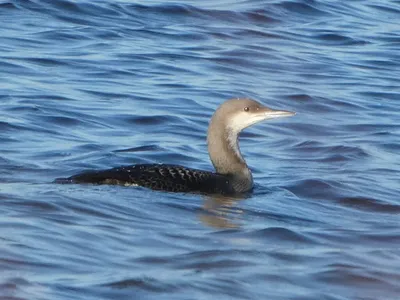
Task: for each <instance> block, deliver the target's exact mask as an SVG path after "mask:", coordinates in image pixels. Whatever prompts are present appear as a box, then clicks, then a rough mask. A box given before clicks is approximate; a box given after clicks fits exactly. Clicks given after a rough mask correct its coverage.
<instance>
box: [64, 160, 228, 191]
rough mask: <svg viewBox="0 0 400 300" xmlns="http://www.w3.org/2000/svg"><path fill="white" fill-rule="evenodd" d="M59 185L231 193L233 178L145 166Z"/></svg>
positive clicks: (93, 174)
mask: <svg viewBox="0 0 400 300" xmlns="http://www.w3.org/2000/svg"><path fill="white" fill-rule="evenodd" d="M57 182H58V183H92V184H118V185H126V186H129V185H138V186H142V187H147V188H150V189H153V190H163V191H168V192H184V193H185V192H198V193H217V194H225V193H228V194H229V193H230V192H231V193H232V192H233V190H232V189H230V176H228V175H221V174H216V173H212V172H207V171H202V170H196V169H190V168H185V167H182V166H177V165H163V164H142V165H133V166H124V167H118V168H113V169H109V170H101V171H89V172H85V173H81V174H78V175H74V176H71V177H69V178H60V179H57Z"/></svg>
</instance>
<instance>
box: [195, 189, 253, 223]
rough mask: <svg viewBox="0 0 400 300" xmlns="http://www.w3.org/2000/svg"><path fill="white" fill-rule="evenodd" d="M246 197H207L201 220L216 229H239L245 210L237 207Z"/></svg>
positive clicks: (200, 215)
mask: <svg viewBox="0 0 400 300" xmlns="http://www.w3.org/2000/svg"><path fill="white" fill-rule="evenodd" d="M245 198H246V197H245V196H242V197H226V196H221V195H213V196H205V197H204V204H203V211H202V212H200V214H199V219H200V220H201V222H203V224H205V225H207V226H211V227H215V228H239V227H240V221H241V216H242V214H243V210H242V209H240V208H238V207H237V206H236V205H237V203H238V202H239V201H241V200H244V199H245Z"/></svg>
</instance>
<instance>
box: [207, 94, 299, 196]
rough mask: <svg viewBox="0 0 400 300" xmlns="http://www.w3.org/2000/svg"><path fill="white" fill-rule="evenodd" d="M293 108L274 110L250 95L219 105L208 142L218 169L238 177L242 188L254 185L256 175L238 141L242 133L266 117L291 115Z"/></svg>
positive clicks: (221, 172)
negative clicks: (248, 165)
mask: <svg viewBox="0 0 400 300" xmlns="http://www.w3.org/2000/svg"><path fill="white" fill-rule="evenodd" d="M293 115H295V113H294V112H290V111H285V110H274V109H271V108H268V107H266V106H264V105H262V104H261V103H259V102H257V101H254V100H251V99H230V100H227V101H225V102H224V103H222V104H221V105H220V107H218V109H217V110H216V111H215V113H214V115H213V116H212V118H211V121H210V125H209V127H208V135H207V143H208V152H209V154H210V159H211V161H212V163H213V165H214V168H215V170H216V172H217V173H220V174H229V175H232V176H234V177H235V178H238V182H239V184H241V185H246V186H245V187H242V186H241V188H244V189H246V188H248V189H251V187H252V186H253V179H252V175H251V172H250V170H249V168H248V167H247V164H246V162H245V160H244V159H243V157H242V155H241V153H240V149H239V144H238V136H239V133H240V132H241V131H242V130H243V129H245V128H247V127H249V126H251V125H253V124H256V123H258V122H261V121H263V120H267V119H274V118H281V117H289V116H293Z"/></svg>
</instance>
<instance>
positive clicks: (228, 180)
mask: <svg viewBox="0 0 400 300" xmlns="http://www.w3.org/2000/svg"><path fill="white" fill-rule="evenodd" d="M291 115H294V113H292V112H288V111H278V110H272V109H270V108H267V107H265V106H263V105H261V104H260V103H258V102H256V101H254V100H250V99H231V100H228V101H226V102H224V103H223V104H222V105H221V106H220V107H219V108H218V109H217V110H216V112H215V113H214V115H213V117H212V118H211V121H210V125H209V129H208V135H207V143H208V151H209V155H210V158H211V161H212V163H213V165H214V168H215V170H216V172H215V173H214V172H208V171H202V170H197V169H192V168H186V167H183V166H178V165H167V164H141V165H133V166H123V167H118V168H113V169H108V170H101V171H88V172H84V173H81V174H77V175H74V176H71V177H68V178H59V179H56V182H57V183H92V184H120V185H125V186H128V185H129V186H130V185H136V186H142V187H147V188H151V189H153V190H163V191H168V192H191V193H206V194H229V195H230V194H237V193H245V192H248V191H250V190H251V189H252V188H253V177H252V174H251V171H250V169H249V168H248V166H247V164H246V162H245V160H244V159H243V157H242V155H241V153H240V149H239V144H238V137H239V133H240V132H241V131H242V130H243V129H244V128H246V127H248V126H251V125H252V124H255V123H258V122H260V121H262V120H265V119H269V118H278V117H284V116H291Z"/></svg>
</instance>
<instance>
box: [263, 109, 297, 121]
mask: <svg viewBox="0 0 400 300" xmlns="http://www.w3.org/2000/svg"><path fill="white" fill-rule="evenodd" d="M263 114H264V117H265V119H275V118H283V117H291V116H294V115H295V114H296V113H295V112H291V111H287V110H274V109H270V108H265V109H263Z"/></svg>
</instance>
